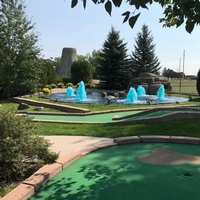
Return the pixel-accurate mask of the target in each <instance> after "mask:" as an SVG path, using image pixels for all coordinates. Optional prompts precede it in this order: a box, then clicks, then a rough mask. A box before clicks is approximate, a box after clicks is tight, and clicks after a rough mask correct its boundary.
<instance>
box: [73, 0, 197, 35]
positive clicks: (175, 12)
mask: <svg viewBox="0 0 200 200" xmlns="http://www.w3.org/2000/svg"><path fill="white" fill-rule="evenodd" d="M92 1H93V3H95V4H104V7H105V10H106V12H108V13H109V15H111V13H112V9H113V7H120V6H121V5H122V2H126V3H127V4H129V6H130V10H127V11H126V12H124V13H122V16H123V17H124V20H123V22H128V23H129V25H130V26H131V27H132V28H133V26H134V25H135V23H136V21H137V19H138V17H139V16H140V13H141V9H148V6H150V5H151V4H153V3H157V4H159V5H160V6H161V7H162V9H163V14H164V17H163V18H160V22H161V23H163V26H164V27H172V26H176V27H179V26H180V25H182V24H184V23H185V29H186V31H187V32H188V33H191V32H192V31H193V29H194V27H195V25H199V24H200V12H199V11H200V2H199V1H198V0H125V1H123V0H92ZM78 2H79V0H71V7H72V8H73V7H75V6H76V5H77V4H78ZM81 2H82V3H83V7H84V8H85V7H86V4H87V0H81Z"/></svg>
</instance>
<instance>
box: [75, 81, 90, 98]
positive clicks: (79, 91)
mask: <svg viewBox="0 0 200 200" xmlns="http://www.w3.org/2000/svg"><path fill="white" fill-rule="evenodd" d="M75 100H76V101H86V100H87V97H86V92H85V84H84V82H83V81H81V82H80V83H79V86H78V89H77V93H76V98H75Z"/></svg>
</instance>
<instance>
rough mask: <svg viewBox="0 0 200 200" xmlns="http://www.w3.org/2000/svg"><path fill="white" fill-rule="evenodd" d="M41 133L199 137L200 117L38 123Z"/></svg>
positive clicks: (109, 136)
mask: <svg viewBox="0 0 200 200" xmlns="http://www.w3.org/2000/svg"><path fill="white" fill-rule="evenodd" d="M38 128H39V134H41V135H68V136H93V137H108V138H115V137H124V136H137V135H176V136H190V137H200V131H199V130H200V119H185V120H180V121H169V122H162V123H158V124H134V125H105V124H102V125H98V124H81V125H80V124H59V123H38Z"/></svg>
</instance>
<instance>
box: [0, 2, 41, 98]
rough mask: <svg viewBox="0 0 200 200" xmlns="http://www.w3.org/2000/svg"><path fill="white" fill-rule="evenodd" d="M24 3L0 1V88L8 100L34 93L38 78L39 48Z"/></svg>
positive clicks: (2, 94)
mask: <svg viewBox="0 0 200 200" xmlns="http://www.w3.org/2000/svg"><path fill="white" fill-rule="evenodd" d="M23 4H24V2H23V0H0V71H1V73H0V89H1V96H3V97H7V98H9V97H11V96H16V95H23V94H27V93H30V92H34V91H35V89H36V87H37V84H38V81H39V80H38V79H39V72H40V64H39V63H40V62H39V59H38V55H39V54H40V49H39V48H38V47H37V46H36V42H37V40H38V37H37V35H35V34H34V32H33V28H34V26H33V25H32V24H31V21H29V20H28V19H27V18H26V16H25V11H24V10H25V6H24V5H23Z"/></svg>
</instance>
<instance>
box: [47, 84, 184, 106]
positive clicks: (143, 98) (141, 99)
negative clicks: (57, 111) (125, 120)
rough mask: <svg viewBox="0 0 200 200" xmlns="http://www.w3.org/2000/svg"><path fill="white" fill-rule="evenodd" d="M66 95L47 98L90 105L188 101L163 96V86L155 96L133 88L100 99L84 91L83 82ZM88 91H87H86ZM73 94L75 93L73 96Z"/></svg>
mask: <svg viewBox="0 0 200 200" xmlns="http://www.w3.org/2000/svg"><path fill="white" fill-rule="evenodd" d="M67 90H68V92H66V93H64V94H63V93H52V94H51V95H50V96H49V98H50V99H51V100H52V101H59V102H69V103H91V104H108V101H109V104H161V103H176V102H185V101H188V99H186V98H182V97H176V96H165V89H164V86H163V87H162V86H161V87H160V88H159V90H158V92H157V95H146V93H144V92H145V89H144V88H143V87H138V89H137V92H136V90H135V88H132V87H131V88H130V89H129V91H128V93H127V95H126V94H125V93H124V95H122V96H123V97H122V96H119V97H115V96H114V93H110V94H109V93H108V96H107V97H102V93H101V92H87V93H86V91H85V84H84V82H83V81H81V82H80V83H79V86H78V89H77V92H74V91H73V88H70V87H68V88H67ZM88 90H89V89H88ZM73 92H74V93H75V94H74V95H73Z"/></svg>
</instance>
